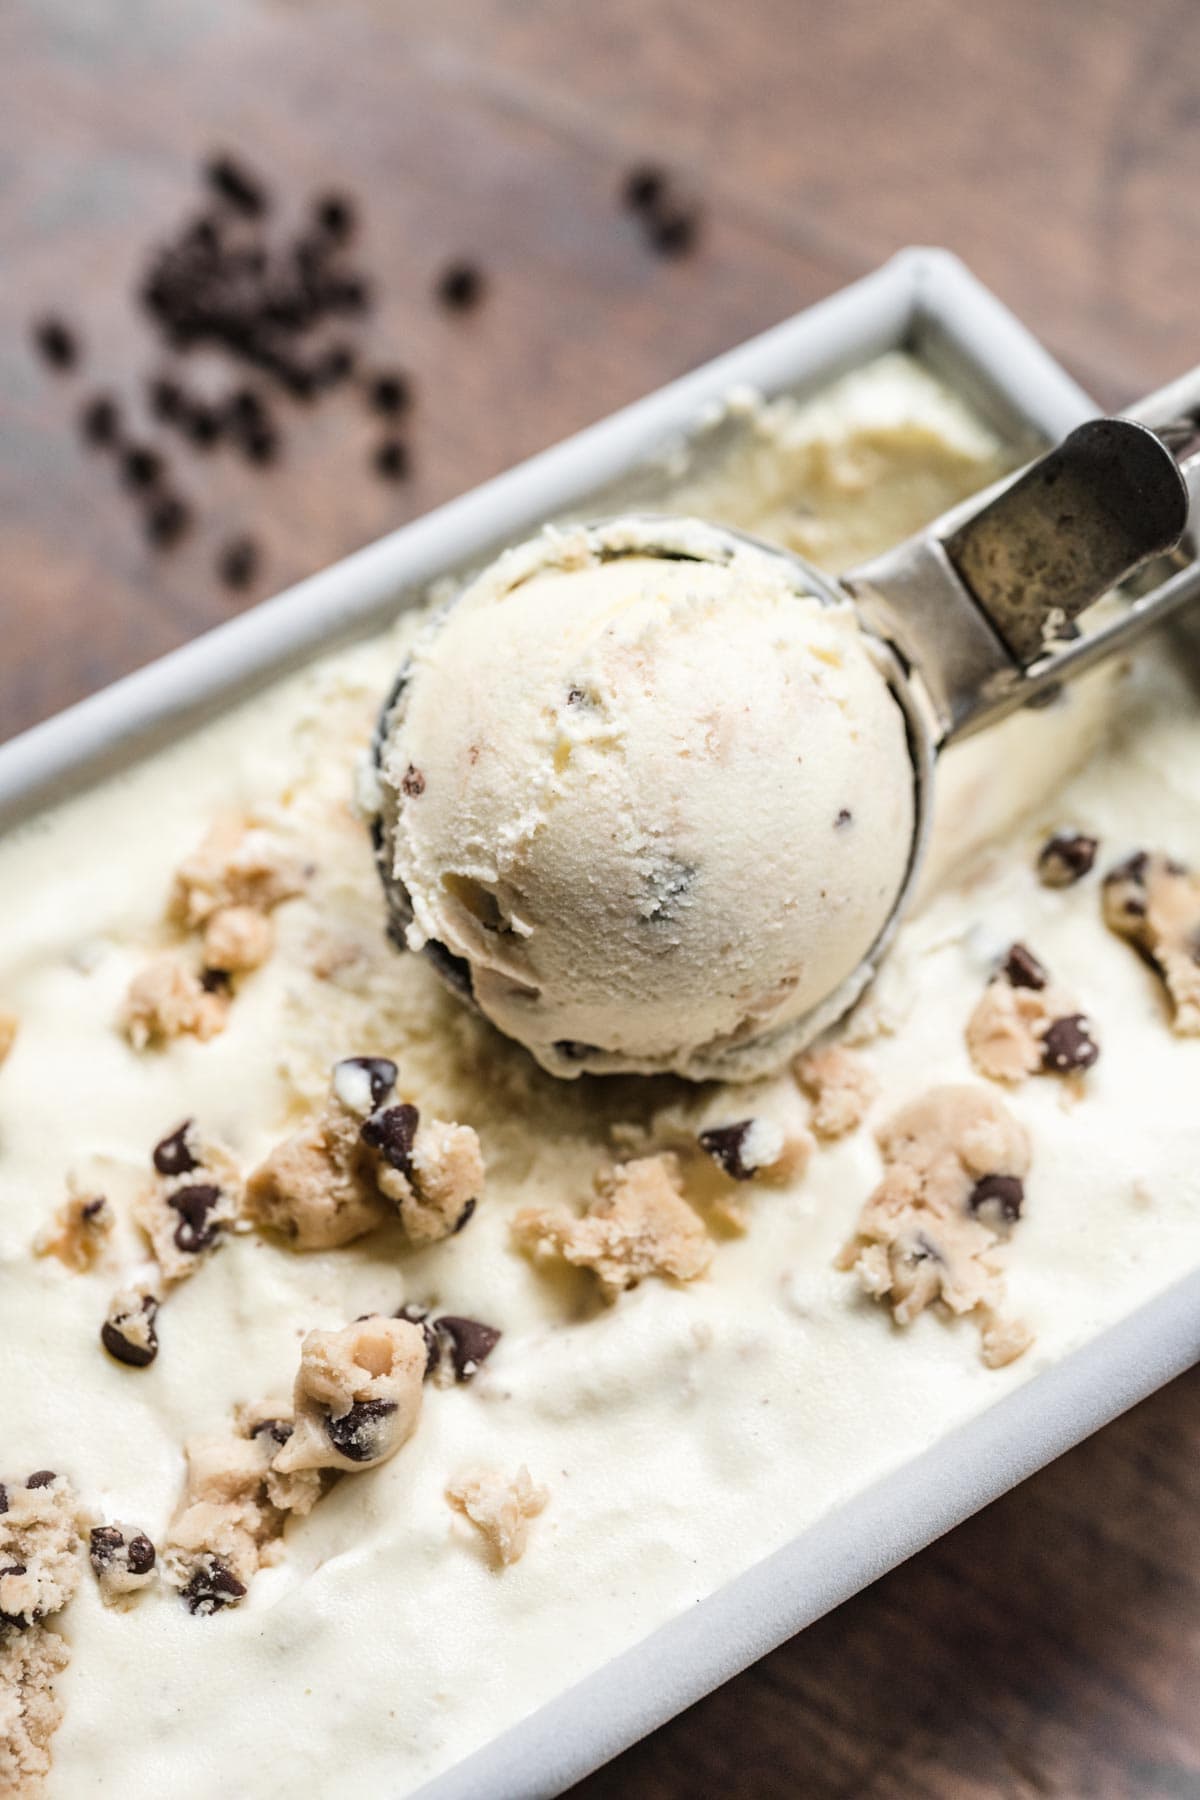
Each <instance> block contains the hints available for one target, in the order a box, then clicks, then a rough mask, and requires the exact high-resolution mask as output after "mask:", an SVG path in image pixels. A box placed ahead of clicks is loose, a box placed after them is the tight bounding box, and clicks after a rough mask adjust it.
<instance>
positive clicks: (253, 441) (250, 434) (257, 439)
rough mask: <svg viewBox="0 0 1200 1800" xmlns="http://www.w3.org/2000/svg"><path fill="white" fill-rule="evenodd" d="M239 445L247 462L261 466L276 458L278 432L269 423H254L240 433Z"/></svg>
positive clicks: (277, 454)
mask: <svg viewBox="0 0 1200 1800" xmlns="http://www.w3.org/2000/svg"><path fill="white" fill-rule="evenodd" d="M239 445H240V448H241V452H242V455H243V456H244V457H245V458H246V461H247V462H252V463H256V464H257V465H258V466H259V467H260V468H263V467H265V466H266V464H267V463H273V462H275V461H276V460H277V459H278V456H279V433H278V432H277V431H276V430H275V429H274V427H273V426H271V425H255V426H253V427H251V428H250V429H249V430H247V431H244V432H243V433H242V435H241V438H240V440H239Z"/></svg>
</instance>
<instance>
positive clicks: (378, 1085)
mask: <svg viewBox="0 0 1200 1800" xmlns="http://www.w3.org/2000/svg"><path fill="white" fill-rule="evenodd" d="M338 1069H361V1070H362V1072H363V1074H364V1075H366V1077H367V1079H368V1081H369V1082H370V1088H371V1106H372V1109H373V1110H377V1109H378V1108H379V1107H381V1106H382V1105H383V1103H384V1101H385V1100H386V1099H387V1097H388V1095H389V1094H390V1093H391V1092H392V1089H393V1088H394V1087H395V1085H396V1082H397V1079H398V1078H399V1075H400V1071H399V1069H398V1068H397V1067H396V1065H395V1063H394V1062H393V1061H392V1059H391V1057H390V1056H343V1057H342V1059H341V1061H340V1062H339V1063H338V1064H336V1066H335V1068H334V1080H335V1082H336V1080H337V1071H338Z"/></svg>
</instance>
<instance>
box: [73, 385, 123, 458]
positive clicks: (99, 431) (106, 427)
mask: <svg viewBox="0 0 1200 1800" xmlns="http://www.w3.org/2000/svg"><path fill="white" fill-rule="evenodd" d="M79 429H80V431H81V432H82V434H83V438H84V441H85V443H88V444H94V445H95V446H96V448H97V449H102V450H106V449H108V447H109V446H110V445H112V444H115V443H116V441H117V439H118V437H119V436H120V431H121V412H120V408H119V407H118V405H117V403H116V401H115V400H114V399H113V397H112V395H111V394H93V396H92V398H91V399H90V400H87V401H85V402H84V406H83V411H82V412H81V413H80V415H79Z"/></svg>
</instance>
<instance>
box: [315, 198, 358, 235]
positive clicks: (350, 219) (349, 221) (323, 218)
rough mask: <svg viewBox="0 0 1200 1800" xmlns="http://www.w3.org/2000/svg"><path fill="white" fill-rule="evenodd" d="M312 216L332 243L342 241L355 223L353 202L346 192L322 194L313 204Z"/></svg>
mask: <svg viewBox="0 0 1200 1800" xmlns="http://www.w3.org/2000/svg"><path fill="white" fill-rule="evenodd" d="M313 216H314V218H315V219H316V221H317V224H318V225H319V226H320V228H321V230H322V232H323V233H324V234H325V236H326V237H327V238H331V239H332V240H333V241H334V243H343V242H344V241H345V240H346V238H348V237H349V236H350V234H351V232H352V231H353V230H354V227H355V225H356V223H357V218H356V215H355V209H354V202H353V200H351V199H350V197H349V196H348V195H347V194H322V195H321V196H320V198H319V199H318V200H317V201H316V202H315V203H314V205H313Z"/></svg>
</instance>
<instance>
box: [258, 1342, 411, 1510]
mask: <svg viewBox="0 0 1200 1800" xmlns="http://www.w3.org/2000/svg"><path fill="white" fill-rule="evenodd" d="M427 1365H428V1347H427V1344H426V1339H425V1333H424V1331H423V1330H422V1329H421V1327H420V1325H418V1324H413V1323H411V1322H410V1321H409V1320H407V1319H387V1318H383V1317H382V1316H379V1315H375V1314H372V1315H371V1316H370V1317H368V1318H366V1319H359V1320H357V1321H356V1322H355V1323H354V1324H353V1325H347V1326H345V1327H344V1328H343V1329H342V1330H341V1331H310V1332H309V1334H308V1336H307V1337H306V1338H305V1340H304V1343H303V1346H302V1348H301V1354H300V1368H299V1371H298V1373H297V1375H296V1390H295V1413H296V1429H295V1431H294V1432H293V1433H292V1435H291V1437H290V1438H289V1439H288V1441H287V1443H286V1444H284V1445H283V1447H282V1448H281V1449H280V1450H279V1451H278V1452H277V1453H276V1455H275V1458H274V1462H273V1465H272V1466H273V1467H274V1469H275V1470H276V1471H277V1472H279V1473H280V1474H284V1475H290V1474H293V1473H294V1472H296V1471H298V1470H305V1469H343V1470H346V1471H348V1472H356V1471H359V1470H362V1469H370V1468H375V1467H377V1466H378V1465H379V1464H380V1463H382V1462H386V1461H387V1460H388V1458H389V1457H391V1456H394V1455H395V1453H396V1451H397V1450H399V1448H400V1447H401V1445H402V1444H404V1443H406V1442H407V1440H408V1439H409V1438H410V1437H411V1436H412V1433H413V1431H414V1430H415V1428H416V1424H417V1420H418V1418H419V1417H420V1413H421V1394H422V1384H423V1382H424V1380H425V1372H426V1368H427Z"/></svg>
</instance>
